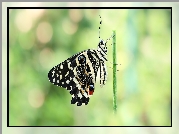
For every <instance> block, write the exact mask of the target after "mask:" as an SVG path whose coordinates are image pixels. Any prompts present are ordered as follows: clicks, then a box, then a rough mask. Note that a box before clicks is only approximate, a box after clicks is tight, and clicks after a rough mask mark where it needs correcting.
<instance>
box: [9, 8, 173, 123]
mask: <svg viewBox="0 0 179 134" xmlns="http://www.w3.org/2000/svg"><path fill="white" fill-rule="evenodd" d="M99 15H101V17H102V21H103V22H102V27H101V37H102V38H103V39H104V40H106V39H107V38H109V37H110V36H111V34H112V30H116V42H117V44H116V45H117V62H118V64H119V65H118V67H117V68H118V70H119V71H118V72H117V105H118V109H117V114H116V115H115V116H114V115H113V89H112V87H113V85H112V81H113V77H112V69H111V68H109V67H112V64H111V63H110V62H112V46H111V45H110V44H111V43H112V41H109V42H108V60H109V62H107V66H108V81H107V83H106V85H105V86H104V87H103V88H100V86H99V79H97V83H96V85H95V92H94V95H93V96H92V97H91V99H90V102H89V104H88V105H87V106H81V107H77V106H76V105H72V104H70V100H71V95H70V94H69V92H68V91H67V90H66V89H63V88H60V87H57V86H54V85H53V84H51V83H50V82H49V81H48V77H47V74H48V71H49V70H50V69H51V68H52V67H53V66H55V65H57V64H59V63H61V62H62V61H64V60H66V59H67V58H69V57H70V56H72V55H73V54H76V53H78V52H80V51H82V50H85V49H89V48H91V49H95V48H97V45H98V41H99V40H98V37H99V35H98V27H99V21H100V18H99ZM170 19H171V10H169V9H160V10H159V9H148V10H147V9H138V10H134V9H120V10H117V9H116V10H115V9H110V10H106V9H100V10H82V9H79V10H77V9H73V10H72V9H71V10H68V9H66V10H65V9H28V10H27V9H21V10H17V9H11V10H9V84H10V86H9V87H10V88H9V125H10V126H11V125H12V126H69V125H70V126H111V125H114V126H163V125H164V126H170V125H171V117H170V116H171V20H170ZM120 64H121V65H120Z"/></svg>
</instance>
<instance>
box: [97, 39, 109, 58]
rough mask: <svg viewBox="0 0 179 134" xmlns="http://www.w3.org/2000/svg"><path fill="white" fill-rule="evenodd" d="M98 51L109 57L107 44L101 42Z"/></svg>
mask: <svg viewBox="0 0 179 134" xmlns="http://www.w3.org/2000/svg"><path fill="white" fill-rule="evenodd" d="M98 50H99V51H102V52H104V53H105V54H106V55H107V42H105V41H104V40H100V42H99V44H98Z"/></svg>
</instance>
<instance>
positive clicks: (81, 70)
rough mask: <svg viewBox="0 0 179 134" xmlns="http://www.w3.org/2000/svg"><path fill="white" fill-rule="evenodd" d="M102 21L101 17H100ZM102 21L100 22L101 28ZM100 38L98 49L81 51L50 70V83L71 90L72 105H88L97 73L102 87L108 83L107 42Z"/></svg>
mask: <svg viewBox="0 0 179 134" xmlns="http://www.w3.org/2000/svg"><path fill="white" fill-rule="evenodd" d="M100 19H101V16H100ZM101 24H102V20H100V26H101ZM112 37H113V36H111V37H110V38H108V39H107V40H106V41H104V40H102V39H101V38H100V27H99V43H98V47H97V49H88V50H84V51H81V52H79V53H77V54H75V55H73V56H72V57H70V58H68V59H67V60H65V61H63V62H61V63H60V64H58V65H56V66H54V67H53V68H52V69H50V71H49V73H48V79H49V81H50V82H51V83H52V84H54V85H56V86H59V87H63V88H65V89H67V90H69V92H70V94H71V95H72V99H71V104H76V103H77V106H81V105H82V104H85V105H87V104H88V102H89V100H90V97H91V96H92V95H93V93H94V89H95V85H94V84H95V83H96V77H97V73H98V71H99V74H100V85H101V86H103V85H105V83H106V81H107V68H106V64H105V62H106V61H107V42H108V40H110V39H111V38H112Z"/></svg>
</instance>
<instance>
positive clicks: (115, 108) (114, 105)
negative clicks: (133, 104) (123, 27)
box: [113, 31, 117, 113]
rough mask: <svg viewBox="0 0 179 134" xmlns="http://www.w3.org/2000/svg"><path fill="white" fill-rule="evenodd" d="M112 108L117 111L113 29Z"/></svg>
mask: <svg viewBox="0 0 179 134" xmlns="http://www.w3.org/2000/svg"><path fill="white" fill-rule="evenodd" d="M113 36H114V37H113V110H114V113H116V112H117V83H116V65H117V64H116V31H113Z"/></svg>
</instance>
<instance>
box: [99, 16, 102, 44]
mask: <svg viewBox="0 0 179 134" xmlns="http://www.w3.org/2000/svg"><path fill="white" fill-rule="evenodd" d="M99 17H100V23H99V24H100V25H99V41H100V39H101V37H100V29H101V25H102V19H101V16H100V15H99Z"/></svg>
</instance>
